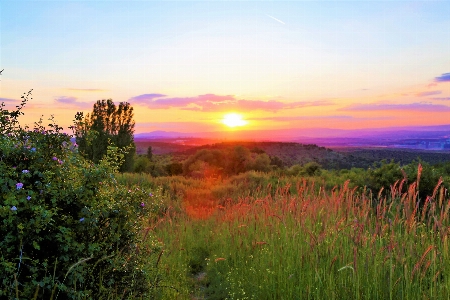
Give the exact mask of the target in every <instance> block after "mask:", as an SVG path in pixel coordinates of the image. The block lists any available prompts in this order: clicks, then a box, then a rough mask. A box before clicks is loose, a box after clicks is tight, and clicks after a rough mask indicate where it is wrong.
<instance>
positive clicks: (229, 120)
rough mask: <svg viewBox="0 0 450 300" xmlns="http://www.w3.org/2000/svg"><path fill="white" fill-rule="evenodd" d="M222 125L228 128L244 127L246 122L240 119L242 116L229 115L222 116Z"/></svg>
mask: <svg viewBox="0 0 450 300" xmlns="http://www.w3.org/2000/svg"><path fill="white" fill-rule="evenodd" d="M222 123H223V124H225V125H227V126H228V127H238V126H244V125H246V124H247V123H248V122H247V121H245V120H243V119H242V115H240V114H236V113H230V114H226V115H225V116H223V119H222Z"/></svg>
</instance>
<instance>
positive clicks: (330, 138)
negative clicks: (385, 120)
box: [135, 125, 450, 151]
mask: <svg viewBox="0 0 450 300" xmlns="http://www.w3.org/2000/svg"><path fill="white" fill-rule="evenodd" d="M162 138H163V139H164V138H170V139H186V140H191V139H204V140H214V142H231V141H252V142H261V141H271V142H297V143H302V144H317V145H319V146H326V147H332V146H340V147H342V146H349V147H355V146H356V147H366V146H369V147H377V146H378V147H380V146H384V147H390V148H408V149H423V150H448V151H450V125H439V126H409V127H389V128H371V129H353V130H343V129H333V128H302V129H299V128H293V129H283V130H235V131H233V130H230V131H218V132H193V133H183V132H166V131H154V132H148V133H139V134H136V135H135V140H157V139H162Z"/></svg>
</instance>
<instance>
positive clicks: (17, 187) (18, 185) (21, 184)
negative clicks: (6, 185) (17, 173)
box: [16, 182, 23, 190]
mask: <svg viewBox="0 0 450 300" xmlns="http://www.w3.org/2000/svg"><path fill="white" fill-rule="evenodd" d="M21 188H23V183H22V182H18V183H16V189H18V190H20V189H21Z"/></svg>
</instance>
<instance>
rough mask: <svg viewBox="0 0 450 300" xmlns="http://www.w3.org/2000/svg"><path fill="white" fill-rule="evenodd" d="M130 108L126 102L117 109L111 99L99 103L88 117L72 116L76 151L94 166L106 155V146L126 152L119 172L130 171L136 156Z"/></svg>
mask: <svg viewBox="0 0 450 300" xmlns="http://www.w3.org/2000/svg"><path fill="white" fill-rule="evenodd" d="M134 125H135V122H134V120H133V108H132V107H131V105H130V104H129V103H128V102H120V103H119V105H118V106H116V105H115V104H114V102H113V101H112V100H111V99H108V100H104V99H103V100H98V101H97V102H96V103H95V104H94V108H93V110H92V113H91V114H87V115H86V116H85V117H84V118H83V113H81V112H79V113H77V114H76V115H75V127H76V128H75V133H76V142H77V144H78V146H79V151H80V152H81V153H82V154H83V155H84V156H85V157H86V158H88V159H90V160H92V161H93V162H94V163H98V162H99V161H100V160H101V159H102V158H103V156H104V155H105V154H106V152H107V147H108V144H109V143H112V144H114V145H116V146H117V147H119V148H120V149H123V150H125V152H126V153H125V160H124V163H123V164H122V165H121V166H120V171H121V172H125V171H131V170H132V168H133V157H134V153H135V152H136V145H135V144H134V137H133V134H134Z"/></svg>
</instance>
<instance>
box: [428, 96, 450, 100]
mask: <svg viewBox="0 0 450 300" xmlns="http://www.w3.org/2000/svg"><path fill="white" fill-rule="evenodd" d="M431 100H437V101H450V97H439V98H431Z"/></svg>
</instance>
